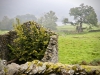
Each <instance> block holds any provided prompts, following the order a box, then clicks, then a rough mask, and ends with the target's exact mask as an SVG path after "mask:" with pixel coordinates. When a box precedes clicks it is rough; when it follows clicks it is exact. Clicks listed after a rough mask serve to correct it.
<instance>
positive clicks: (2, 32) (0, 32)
mask: <svg viewBox="0 0 100 75" xmlns="http://www.w3.org/2000/svg"><path fill="white" fill-rule="evenodd" d="M7 32H8V31H1V30H0V35H2V34H5V33H7Z"/></svg>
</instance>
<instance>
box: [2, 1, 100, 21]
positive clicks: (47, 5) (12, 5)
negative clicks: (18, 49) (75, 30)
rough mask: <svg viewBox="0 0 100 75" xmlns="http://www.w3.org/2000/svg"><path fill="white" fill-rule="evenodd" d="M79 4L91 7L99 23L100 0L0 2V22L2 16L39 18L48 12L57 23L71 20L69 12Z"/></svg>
mask: <svg viewBox="0 0 100 75" xmlns="http://www.w3.org/2000/svg"><path fill="white" fill-rule="evenodd" d="M81 3H84V4H85V5H89V6H92V7H93V8H94V9H95V12H96V13H97V18H98V21H99V22H100V14H99V13H100V10H99V3H100V0H0V20H2V18H3V17H4V16H8V17H9V18H14V17H15V16H17V15H25V14H32V15H35V17H36V18H39V17H41V16H43V15H44V14H45V13H47V12H49V11H54V12H55V14H56V16H57V17H58V22H61V21H62V19H63V18H65V17H67V18H69V20H73V17H70V15H69V10H70V8H73V7H77V6H79V5H80V4H81Z"/></svg>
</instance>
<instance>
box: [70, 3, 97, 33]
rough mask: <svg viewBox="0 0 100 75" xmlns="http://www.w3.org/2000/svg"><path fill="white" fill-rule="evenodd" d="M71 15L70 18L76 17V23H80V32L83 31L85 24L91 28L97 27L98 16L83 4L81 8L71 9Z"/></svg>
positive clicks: (91, 8)
mask: <svg viewBox="0 0 100 75" xmlns="http://www.w3.org/2000/svg"><path fill="white" fill-rule="evenodd" d="M69 14H70V16H74V20H75V21H76V23H79V27H78V28H77V29H78V31H79V32H82V31H83V29H82V25H83V23H86V24H88V25H90V26H96V25H97V22H98V20H97V15H96V13H95V11H94V9H93V7H91V6H88V5H84V4H81V5H80V6H79V7H75V8H71V9H70V13H69Z"/></svg>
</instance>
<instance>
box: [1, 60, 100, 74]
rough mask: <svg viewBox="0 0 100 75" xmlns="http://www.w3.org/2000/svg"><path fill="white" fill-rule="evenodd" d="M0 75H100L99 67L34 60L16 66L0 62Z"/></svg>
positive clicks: (3, 61)
mask: <svg viewBox="0 0 100 75" xmlns="http://www.w3.org/2000/svg"><path fill="white" fill-rule="evenodd" d="M0 75H100V66H86V65H83V66H82V65H66V64H61V63H51V62H41V61H38V60H34V61H32V62H26V63H25V64H21V65H18V64H16V63H11V64H8V65H6V61H5V60H1V61H0Z"/></svg>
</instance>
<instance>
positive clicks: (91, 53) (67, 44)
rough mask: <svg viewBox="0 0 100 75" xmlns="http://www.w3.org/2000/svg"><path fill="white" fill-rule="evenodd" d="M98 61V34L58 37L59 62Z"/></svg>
mask: <svg viewBox="0 0 100 75" xmlns="http://www.w3.org/2000/svg"><path fill="white" fill-rule="evenodd" d="M95 59H96V60H100V32H92V33H86V34H74V35H65V36H59V62H61V63H67V64H76V63H80V62H82V61H86V62H88V63H89V62H91V61H93V60H95Z"/></svg>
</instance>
